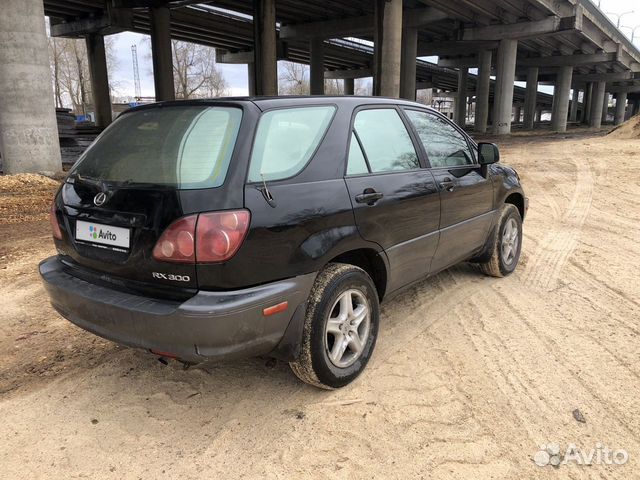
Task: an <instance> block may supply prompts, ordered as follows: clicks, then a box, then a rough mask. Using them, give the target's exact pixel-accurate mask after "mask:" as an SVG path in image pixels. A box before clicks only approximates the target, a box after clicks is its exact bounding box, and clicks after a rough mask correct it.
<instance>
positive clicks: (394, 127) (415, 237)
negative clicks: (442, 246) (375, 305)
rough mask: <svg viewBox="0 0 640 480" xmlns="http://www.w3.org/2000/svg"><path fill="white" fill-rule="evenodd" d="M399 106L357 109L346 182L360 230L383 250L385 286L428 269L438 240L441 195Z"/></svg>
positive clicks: (410, 279) (391, 287)
mask: <svg viewBox="0 0 640 480" xmlns="http://www.w3.org/2000/svg"><path fill="white" fill-rule="evenodd" d="M414 142H417V139H415V138H414V137H413V133H412V132H411V130H410V128H408V125H407V124H405V119H403V116H402V114H401V112H400V110H399V109H397V108H396V107H395V106H393V105H389V106H388V107H385V106H375V107H364V108H360V109H358V110H356V113H355V115H354V120H353V128H352V133H351V140H350V144H349V155H348V162H347V170H346V176H345V182H346V184H347V189H348V191H349V196H350V197H351V203H352V205H353V211H354V215H355V219H356V224H357V226H358V230H359V232H360V235H362V237H363V238H365V239H366V240H369V241H373V242H376V243H377V244H378V245H380V246H381V247H382V248H383V249H384V250H385V251H386V253H387V257H388V259H389V266H390V274H389V279H388V291H393V290H396V289H397V288H400V287H402V286H404V285H406V284H409V283H411V282H413V281H415V280H417V279H419V278H421V277H424V276H426V275H427V274H428V272H429V265H430V263H431V259H432V257H433V255H434V253H435V251H436V247H437V245H438V226H439V223H440V198H439V193H438V187H437V185H436V182H435V179H434V178H433V175H432V174H431V172H430V171H429V170H428V169H426V168H424V167H425V164H424V163H423V161H421V159H420V155H421V154H420V150H419V148H416V143H414Z"/></svg>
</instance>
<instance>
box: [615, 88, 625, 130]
mask: <svg viewBox="0 0 640 480" xmlns="http://www.w3.org/2000/svg"><path fill="white" fill-rule="evenodd" d="M626 111H627V92H619V93H616V116H615V119H614V123H615V124H616V125H620V124H621V123H622V122H624V117H625V113H626Z"/></svg>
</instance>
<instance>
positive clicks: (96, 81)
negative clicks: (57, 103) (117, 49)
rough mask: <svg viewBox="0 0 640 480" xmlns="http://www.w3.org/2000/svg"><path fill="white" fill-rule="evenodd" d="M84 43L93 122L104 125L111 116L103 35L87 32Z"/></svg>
mask: <svg viewBox="0 0 640 480" xmlns="http://www.w3.org/2000/svg"><path fill="white" fill-rule="evenodd" d="M86 45H87V58H88V60H89V76H90V78H91V93H92V94H93V106H94V108H95V122H96V125H97V126H99V127H106V126H107V125H109V124H110V123H111V120H112V117H111V92H110V90H109V75H108V72H107V57H106V55H105V51H104V36H103V35H101V34H99V33H92V34H89V35H87V37H86Z"/></svg>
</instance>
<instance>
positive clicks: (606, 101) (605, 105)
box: [602, 92, 609, 123]
mask: <svg viewBox="0 0 640 480" xmlns="http://www.w3.org/2000/svg"><path fill="white" fill-rule="evenodd" d="M608 116H609V93H608V92H605V93H604V98H603V99H602V123H605V122H606V121H607V117H608Z"/></svg>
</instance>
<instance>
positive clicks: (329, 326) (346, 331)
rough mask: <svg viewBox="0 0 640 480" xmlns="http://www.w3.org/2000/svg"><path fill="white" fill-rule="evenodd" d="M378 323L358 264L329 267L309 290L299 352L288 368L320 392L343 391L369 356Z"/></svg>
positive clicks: (374, 300) (369, 285)
mask: <svg viewBox="0 0 640 480" xmlns="http://www.w3.org/2000/svg"><path fill="white" fill-rule="evenodd" d="M349 304H350V305H351V309H349ZM345 315H346V316H345ZM379 320H380V305H379V301H378V294H377V291H376V288H375V285H374V284H373V281H372V280H371V277H369V275H367V273H366V272H365V271H364V270H362V269H361V268H358V267H356V266H353V265H348V264H344V263H330V264H329V265H328V266H327V267H326V268H325V269H324V270H322V271H321V272H320V273H319V274H318V277H317V278H316V281H315V283H314V285H313V288H312V289H311V293H310V295H309V301H308V305H307V312H306V316H305V322H304V327H303V332H302V348H301V352H300V356H299V357H298V359H297V360H296V361H294V362H291V363H289V365H290V367H291V370H293V373H295V374H296V376H297V377H298V378H299V379H300V380H302V381H303V382H306V383H308V384H310V385H314V386H316V387H319V388H324V389H327V390H331V389H334V388H340V387H344V386H345V385H347V384H349V383H351V382H352V381H353V380H355V378H356V377H358V375H360V374H361V373H362V371H363V370H364V368H365V367H366V365H367V363H368V361H369V358H371V354H372V353H373V349H374V347H375V343H376V338H377V336H378V324H379ZM358 340H359V341H358ZM341 347H342V348H341ZM341 350H342V354H341V353H340V352H341Z"/></svg>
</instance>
